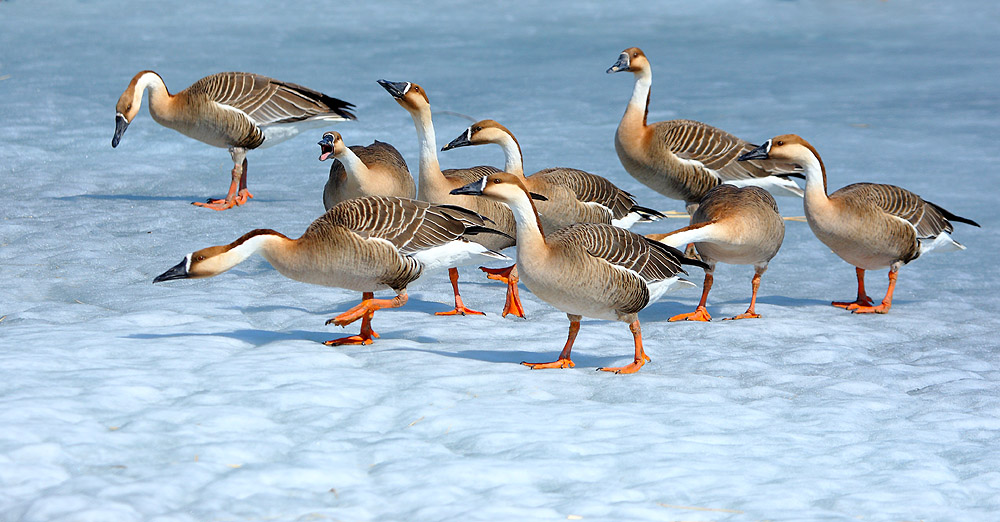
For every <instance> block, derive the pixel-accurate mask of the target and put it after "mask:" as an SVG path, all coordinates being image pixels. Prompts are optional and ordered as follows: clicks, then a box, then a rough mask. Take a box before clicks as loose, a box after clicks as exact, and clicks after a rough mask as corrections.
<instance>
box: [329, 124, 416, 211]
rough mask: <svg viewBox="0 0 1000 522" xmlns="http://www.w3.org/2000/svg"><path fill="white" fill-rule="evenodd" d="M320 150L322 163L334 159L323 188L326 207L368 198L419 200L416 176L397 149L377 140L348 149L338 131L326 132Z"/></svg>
mask: <svg viewBox="0 0 1000 522" xmlns="http://www.w3.org/2000/svg"><path fill="white" fill-rule="evenodd" d="M319 147H320V156H319V160H320V161H326V160H327V159H329V158H330V157H333V158H335V159H334V160H333V164H332V165H330V178H329V179H328V180H327V182H326V186H325V187H323V206H324V207H326V208H328V209H329V208H330V207H332V206H334V205H336V204H337V203H340V202H341V201H345V200H348V199H354V198H360V197H365V196H393V197H398V198H409V199H413V198H415V197H417V187H416V185H414V183H413V176H411V175H410V169H408V168H407V167H406V160H404V159H403V155H402V154H400V153H399V151H398V150H396V147H393V146H392V145H389V144H388V143H384V142H381V141H378V140H376V141H375V142H374V143H372V144H371V145H368V146H367V147H366V146H362V145H351V146H350V147H348V146H347V145H346V144H344V138H343V137H342V136H341V135H340V133H339V132H336V131H328V132H326V133H324V134H323V139H322V140H320V142H319Z"/></svg>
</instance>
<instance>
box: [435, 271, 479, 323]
mask: <svg viewBox="0 0 1000 522" xmlns="http://www.w3.org/2000/svg"><path fill="white" fill-rule="evenodd" d="M448 277H449V278H450V279H451V288H452V290H454V291H455V309H454V310H448V311H447V312H438V313H436V314H434V315H486V314H484V313H483V312H477V311H475V310H473V309H471V308H466V307H465V303H463V302H462V296H460V295H458V269H457V268H449V269H448Z"/></svg>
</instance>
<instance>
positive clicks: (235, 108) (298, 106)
mask: <svg viewBox="0 0 1000 522" xmlns="http://www.w3.org/2000/svg"><path fill="white" fill-rule="evenodd" d="M146 90H148V91H149V114H150V115H151V116H152V117H153V119H154V120H155V121H156V122H157V123H159V124H160V125H163V126H164V127H169V128H171V129H174V130H175V131H177V132H180V133H181V134H184V135H185V136H188V137H190V138H194V139H196V140H198V141H201V142H203V143H207V144H209V145H212V146H213V147H221V148H224V149H229V154H230V155H231V156H232V159H233V170H232V183H230V186H229V192H228V194H227V195H226V198H225V199H216V200H209V201H208V202H207V203H201V202H195V203H193V204H194V205H198V206H202V207H207V208H211V209H215V210H225V209H227V208H231V207H233V206H235V205H242V204H243V203H246V201H247V199H249V198H252V197H253V195H252V194H250V192H249V191H248V190H247V173H246V169H247V161H246V155H247V151H248V150H251V149H256V148H262V147H269V146H271V145H274V144H276V143H280V142H282V141H284V140H286V139H288V138H291V137H292V136H295V135H296V134H298V133H299V132H300V131H301V130H303V129H304V128H310V127H316V126H320V125H325V124H328V123H330V122H336V121H344V120H353V119H355V117H354V114H352V113H351V111H350V108H351V107H353V105H352V104H350V103H348V102H345V101H343V100H338V99H337V98H332V97H330V96H327V95H325V94H323V93H321V92H317V91H314V90H312V89H310V88H308V87H303V86H301V85H296V84H294V83H287V82H281V81H278V80H274V79H272V78H268V77H266V76H261V75H259V74H253V73H245V72H225V73H219V74H213V75H211V76H206V77H204V78H202V79H200V80H198V81H196V82H194V83H193V84H192V85H191V86H190V87H188V88H187V89H184V90H183V91H181V92H179V93H177V94H171V93H170V92H169V91H168V90H167V86H166V85H165V84H164V83H163V79H162V78H160V75H159V74H156V73H155V72H153V71H142V72H140V73H139V74H136V75H135V77H133V78H132V81H131V82H129V84H128V87H127V88H126V89H125V92H123V93H122V95H121V97H119V98H118V105H117V106H116V111H117V112H116V114H115V135H114V137H113V138H112V139H111V146H112V147H117V146H118V142H119V141H121V139H122V135H123V134H124V133H125V130H126V129H128V126H129V124H131V123H132V121H134V120H135V117H136V115H138V114H139V108H140V107H141V105H142V93H143V92H145V91H146Z"/></svg>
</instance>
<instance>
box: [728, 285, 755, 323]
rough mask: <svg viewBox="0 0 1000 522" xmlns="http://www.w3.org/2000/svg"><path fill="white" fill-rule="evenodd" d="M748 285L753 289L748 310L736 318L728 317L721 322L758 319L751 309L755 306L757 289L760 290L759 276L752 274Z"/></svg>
mask: <svg viewBox="0 0 1000 522" xmlns="http://www.w3.org/2000/svg"><path fill="white" fill-rule="evenodd" d="M750 285H751V286H752V287H753V295H751V296H750V308H747V311H746V312H743V313H742V314H740V315H737V316H736V317H730V318H728V319H723V321H730V320H735V319H759V318H760V314H758V313H755V312H754V310H753V308H754V306H755V305H756V304H757V289H758V288H760V274H759V273H757V274H754V275H753V279H752V280H751V281H750Z"/></svg>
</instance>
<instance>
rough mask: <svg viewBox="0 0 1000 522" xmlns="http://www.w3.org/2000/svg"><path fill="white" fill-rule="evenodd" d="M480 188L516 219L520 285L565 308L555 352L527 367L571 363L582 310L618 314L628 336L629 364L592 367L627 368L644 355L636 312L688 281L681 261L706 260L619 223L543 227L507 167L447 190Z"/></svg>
mask: <svg viewBox="0 0 1000 522" xmlns="http://www.w3.org/2000/svg"><path fill="white" fill-rule="evenodd" d="M452 192H453V193H455V194H469V195H483V196H486V197H489V198H493V199H496V200H497V201H502V202H504V203H506V204H507V205H509V206H510V208H511V210H513V212H514V217H515V219H516V221H517V265H518V267H519V270H520V273H521V280H522V281H523V282H524V285H525V286H526V287H527V288H528V289H529V290H531V291H532V293H534V294H535V295H537V296H538V297H539V298H540V299H542V300H543V301H546V302H548V303H549V304H551V305H553V306H555V307H556V308H558V309H559V310H561V311H563V312H566V316H567V318H568V319H569V323H570V325H569V336H568V337H567V339H566V345H565V346H564V347H563V350H562V352H561V353H560V354H559V358H558V359H556V360H555V361H552V362H545V363H528V362H524V363H521V364H524V365H525V366H528V367H530V368H532V369H536V370H537V369H543V368H572V367H574V366H575V364H574V363H573V361H572V359H570V352H571V351H572V349H573V342H574V341H575V340H576V335H577V332H579V330H580V319H581V318H582V317H593V318H597V319H606V320H610V321H622V322H624V323H626V324H628V325H629V330H630V331H631V332H632V338H633V342H634V343H635V357H634V360H633V361H632V363H631V364H628V365H625V366H620V367H614V368H598V370H603V371H608V372H615V373H635V372H636V371H638V370H639V369H640V368H642V366H643V365H644V364H645V363H646V362H647V361H649V357H647V356H646V353H645V351H644V350H643V346H642V329H641V327H640V325H639V318H638V313H639V311H640V310H642V309H643V308H645V307H646V305H648V304H649V303H651V302H653V301H655V300H657V299H659V298H660V296H662V295H663V294H665V293H666V292H668V291H670V290H673V289H677V288H681V287H684V286H694V285H693V284H692V283H691V282H689V281H685V280H683V279H680V278H679V275H678V274H680V273H686V272H684V270H683V268H682V267H681V265H695V266H700V267H702V268H707V266H708V265H705V264H704V263H702V262H701V261H697V260H694V259H688V258H685V257H684V256H683V255H682V254H681V252H680V251H678V250H677V249H675V248H673V247H669V246H667V245H664V244H662V243H658V242H656V241H653V240H650V239H647V238H645V237H643V236H641V235H639V234H636V233H634V232H630V231H628V230H625V229H623V228H618V227H615V226H612V225H607V224H603V223H575V224H572V225H569V226H567V227H564V228H561V229H559V230H556V231H555V232H551V233H549V234H545V233H544V231H543V229H542V226H541V223H540V222H539V218H538V211H537V210H536V209H535V206H534V203H533V202H532V199H539V198H544V196H540V195H537V194H531V193H530V192H529V191H528V189H527V188H526V187H525V186H524V184H523V183H521V180H520V179H518V178H517V177H516V176H514V175H513V174H509V173H506V172H500V173H496V174H490V175H489V176H487V177H484V178H483V179H481V180H477V181H473V182H471V183H469V184H468V185H465V186H464V187H461V188H458V189H455V190H453V191H452Z"/></svg>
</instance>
